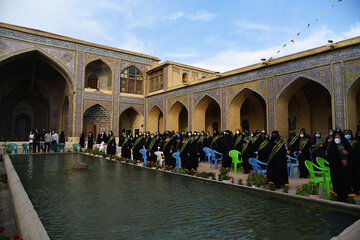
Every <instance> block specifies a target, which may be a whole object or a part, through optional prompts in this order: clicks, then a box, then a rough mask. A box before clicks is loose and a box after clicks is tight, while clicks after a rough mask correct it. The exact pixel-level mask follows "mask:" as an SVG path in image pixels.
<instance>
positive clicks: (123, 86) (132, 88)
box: [120, 66, 144, 94]
mask: <svg viewBox="0 0 360 240" xmlns="http://www.w3.org/2000/svg"><path fill="white" fill-rule="evenodd" d="M143 80H144V79H143V75H142V73H141V72H140V70H139V69H137V68H136V67H134V66H130V67H128V68H126V69H124V70H123V71H122V72H121V75H120V92H124V93H135V94H142V93H143Z"/></svg>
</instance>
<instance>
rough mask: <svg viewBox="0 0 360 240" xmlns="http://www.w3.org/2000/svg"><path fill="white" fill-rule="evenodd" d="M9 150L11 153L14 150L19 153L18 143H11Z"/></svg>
mask: <svg viewBox="0 0 360 240" xmlns="http://www.w3.org/2000/svg"><path fill="white" fill-rule="evenodd" d="M8 150H9V151H10V153H11V152H12V151H14V152H15V153H16V154H17V144H16V143H9V146H8Z"/></svg>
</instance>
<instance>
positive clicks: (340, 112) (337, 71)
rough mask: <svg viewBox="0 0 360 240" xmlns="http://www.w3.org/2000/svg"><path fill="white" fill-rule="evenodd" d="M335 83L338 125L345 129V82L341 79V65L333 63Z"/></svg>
mask: <svg viewBox="0 0 360 240" xmlns="http://www.w3.org/2000/svg"><path fill="white" fill-rule="evenodd" d="M333 70H334V84H335V119H336V121H335V122H336V127H340V128H341V129H342V130H344V101H343V84H342V81H341V65H340V63H336V64H334V65H333Z"/></svg>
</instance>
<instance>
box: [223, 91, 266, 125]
mask: <svg viewBox="0 0 360 240" xmlns="http://www.w3.org/2000/svg"><path fill="white" fill-rule="evenodd" d="M228 119H229V120H228V126H229V127H228V129H230V130H232V131H235V129H237V128H240V127H241V128H242V129H243V130H245V129H244V128H246V130H256V129H266V102H265V99H264V98H263V96H262V95H260V94H259V93H258V92H256V91H254V90H252V89H250V88H247V87H246V88H243V89H242V90H241V91H240V92H239V93H238V94H236V95H235V96H234V97H233V98H232V100H231V102H230V104H229V108H228Z"/></svg>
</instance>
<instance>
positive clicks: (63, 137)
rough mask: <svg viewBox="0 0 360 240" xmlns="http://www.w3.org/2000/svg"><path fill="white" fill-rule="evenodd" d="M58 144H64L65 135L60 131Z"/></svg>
mask: <svg viewBox="0 0 360 240" xmlns="http://www.w3.org/2000/svg"><path fill="white" fill-rule="evenodd" d="M59 143H65V133H64V131H61V133H60V137H59Z"/></svg>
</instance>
